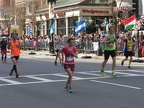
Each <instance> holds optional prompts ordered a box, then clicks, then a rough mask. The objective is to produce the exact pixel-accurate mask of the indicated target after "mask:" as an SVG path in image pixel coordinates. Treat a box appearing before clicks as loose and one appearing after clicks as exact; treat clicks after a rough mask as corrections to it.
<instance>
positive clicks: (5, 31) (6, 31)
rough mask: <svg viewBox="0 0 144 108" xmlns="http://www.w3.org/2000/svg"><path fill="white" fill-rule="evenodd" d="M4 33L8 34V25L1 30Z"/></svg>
mask: <svg viewBox="0 0 144 108" xmlns="http://www.w3.org/2000/svg"><path fill="white" fill-rule="evenodd" d="M3 33H4V35H8V27H7V28H6V29H5V30H4V31H3Z"/></svg>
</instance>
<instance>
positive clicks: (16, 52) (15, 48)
mask: <svg viewBox="0 0 144 108" xmlns="http://www.w3.org/2000/svg"><path fill="white" fill-rule="evenodd" d="M16 37H17V36H16V35H14V36H13V37H12V38H13V39H12V41H11V42H10V43H9V47H10V49H11V59H12V62H13V69H12V70H11V72H10V76H11V75H12V74H13V71H15V73H16V78H18V76H19V74H18V72H17V60H18V59H19V56H20V49H21V45H20V42H19V41H18V40H17V38H16Z"/></svg>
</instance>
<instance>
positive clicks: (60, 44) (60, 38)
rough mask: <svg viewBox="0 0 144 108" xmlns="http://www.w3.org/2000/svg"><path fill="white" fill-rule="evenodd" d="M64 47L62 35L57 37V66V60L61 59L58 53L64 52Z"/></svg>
mask: <svg viewBox="0 0 144 108" xmlns="http://www.w3.org/2000/svg"><path fill="white" fill-rule="evenodd" d="M63 47H64V39H63V37H62V34H60V35H59V36H58V37H57V40H56V52H57V55H56V59H55V65H57V58H60V57H59V55H58V53H59V51H61V50H62V48H63ZM62 65H63V64H62Z"/></svg>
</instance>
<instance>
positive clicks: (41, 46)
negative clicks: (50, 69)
mask: <svg viewBox="0 0 144 108" xmlns="http://www.w3.org/2000/svg"><path fill="white" fill-rule="evenodd" d="M21 44H22V49H24V41H22V43H21ZM36 47H37V43H36V41H32V40H28V41H26V42H25V50H36ZM38 51H49V43H48V42H45V41H44V42H38Z"/></svg>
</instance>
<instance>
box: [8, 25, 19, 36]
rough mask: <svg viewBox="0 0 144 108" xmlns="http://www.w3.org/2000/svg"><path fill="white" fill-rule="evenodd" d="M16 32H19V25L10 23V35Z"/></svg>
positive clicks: (16, 33)
mask: <svg viewBox="0 0 144 108" xmlns="http://www.w3.org/2000/svg"><path fill="white" fill-rule="evenodd" d="M18 32H19V25H11V29H10V34H11V37H12V36H13V35H14V34H15V35H17V36H18Z"/></svg>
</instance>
